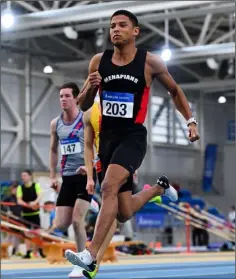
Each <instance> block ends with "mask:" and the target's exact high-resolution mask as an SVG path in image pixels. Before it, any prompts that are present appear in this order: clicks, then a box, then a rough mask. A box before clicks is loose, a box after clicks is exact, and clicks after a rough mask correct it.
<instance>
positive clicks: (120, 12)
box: [111, 10, 139, 27]
mask: <svg viewBox="0 0 236 279" xmlns="http://www.w3.org/2000/svg"><path fill="white" fill-rule="evenodd" d="M117 15H125V16H127V17H128V18H129V19H130V20H131V21H132V23H133V25H134V26H135V27H138V26H139V23H138V18H137V17H136V15H134V14H133V13H131V12H130V11H127V10H117V11H115V12H114V14H113V15H112V16H111V20H112V18H113V17H114V16H117Z"/></svg>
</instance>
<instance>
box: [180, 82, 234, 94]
mask: <svg viewBox="0 0 236 279" xmlns="http://www.w3.org/2000/svg"><path fill="white" fill-rule="evenodd" d="M180 87H181V88H182V89H183V90H185V91H187V90H188V91H189V90H190V91H191V90H205V89H213V88H217V89H219V88H222V89H224V90H231V89H233V88H234V87H235V80H234V79H229V80H209V81H201V82H196V83H183V84H180ZM203 93H205V92H204V91H203Z"/></svg>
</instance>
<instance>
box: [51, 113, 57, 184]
mask: <svg viewBox="0 0 236 279" xmlns="http://www.w3.org/2000/svg"><path fill="white" fill-rule="evenodd" d="M56 123H57V118H55V119H53V120H52V121H51V132H50V133H51V136H50V153H49V154H50V155H49V161H50V178H51V179H52V178H56V168H57V162H58V137H57V134H56Z"/></svg>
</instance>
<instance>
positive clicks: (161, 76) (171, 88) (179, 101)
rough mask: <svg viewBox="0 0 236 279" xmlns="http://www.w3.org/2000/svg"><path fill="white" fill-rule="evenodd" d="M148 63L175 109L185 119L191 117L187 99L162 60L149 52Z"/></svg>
mask: <svg viewBox="0 0 236 279" xmlns="http://www.w3.org/2000/svg"><path fill="white" fill-rule="evenodd" d="M148 64H149V65H150V68H151V73H152V76H153V77H154V78H156V79H157V80H158V81H159V82H160V83H161V84H162V85H163V86H164V87H165V88H166V89H167V90H168V92H169V93H170V95H171V97H172V100H173V102H174V104H175V106H176V108H177V110H178V111H179V112H180V113H181V114H182V115H183V117H184V118H185V119H186V120H189V119H190V118H191V117H192V112H191V109H190V106H189V103H188V100H187V98H186V96H185V94H184V92H183V90H182V89H181V88H180V86H179V85H177V84H176V82H175V81H174V79H173V78H172V76H171V75H170V73H169V72H168V69H167V67H166V65H165V63H164V62H163V60H162V59H161V58H160V57H159V56H158V55H153V54H150V53H149V55H148Z"/></svg>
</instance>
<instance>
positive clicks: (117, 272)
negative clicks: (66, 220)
mask: <svg viewBox="0 0 236 279" xmlns="http://www.w3.org/2000/svg"><path fill="white" fill-rule="evenodd" d="M70 271H71V266H70V265H68V264H64V265H49V264H47V263H46V262H44V261H32V260H29V261H20V260H19V261H15V262H14V263H13V262H12V261H2V270H1V277H2V278H3V279H11V278H12V279H24V278H27V279H33V278H34V279H44V278H45V279H46V278H47V279H60V278H68V277H67V276H68V273H69V272H70ZM128 278H132V279H135V278H143V279H154V278H191V279H205V278H212V279H217V278H218V279H234V278H235V258H234V253H223V254H222V253H220V254H219V253H218V254H212V255H211V254H207V255H206V254H202V255H199V254H195V255H194V254H193V255H186V254H185V255H176V254H175V255H172V256H171V255H158V256H150V257H130V258H126V259H122V260H119V262H117V263H115V264H103V265H102V266H101V268H100V270H99V273H98V275H97V276H96V279H128Z"/></svg>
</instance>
